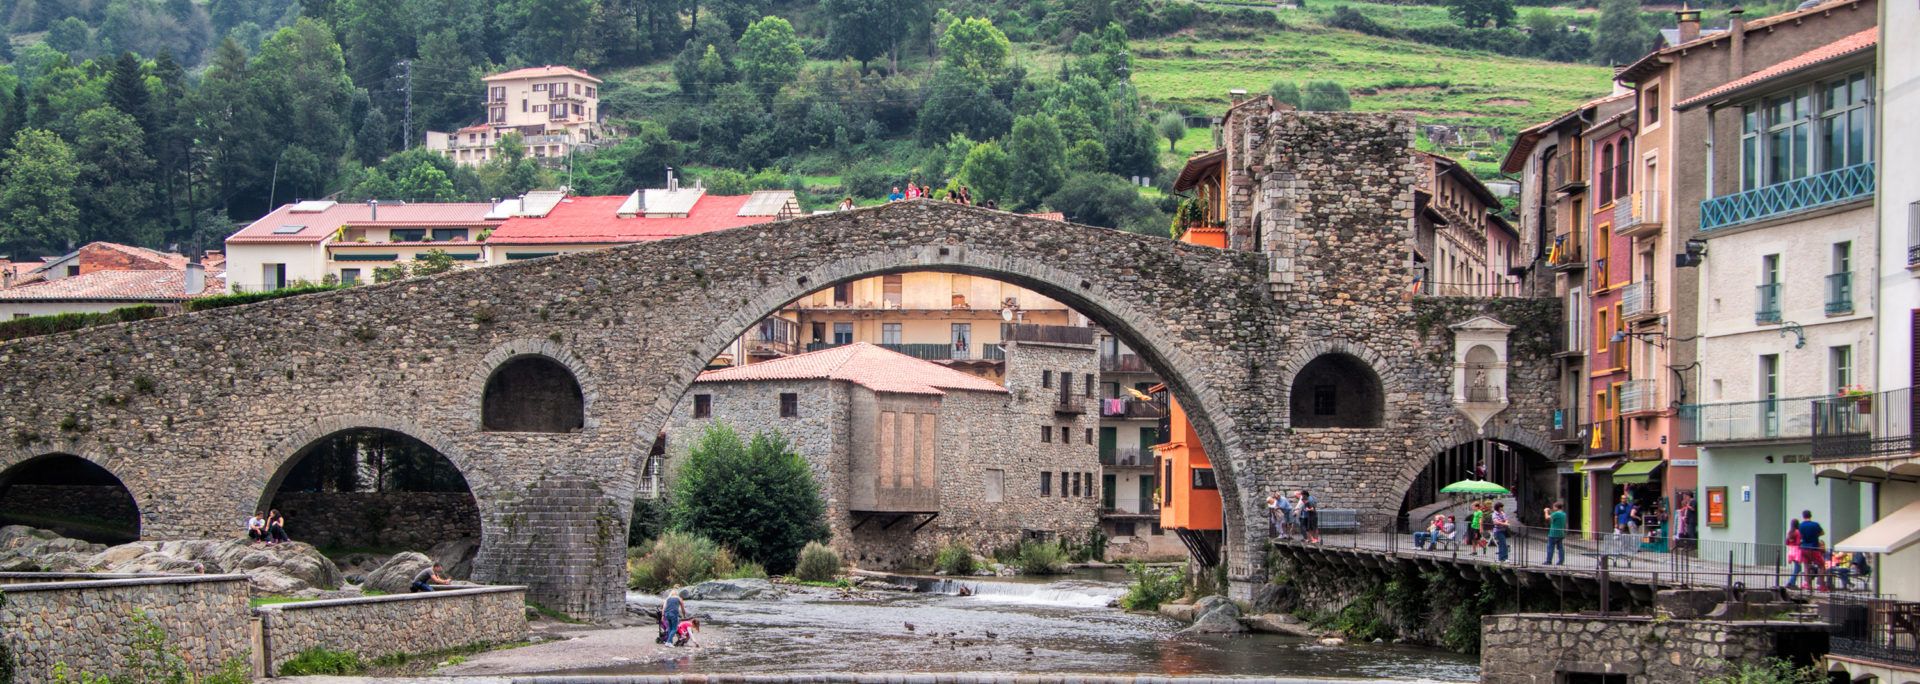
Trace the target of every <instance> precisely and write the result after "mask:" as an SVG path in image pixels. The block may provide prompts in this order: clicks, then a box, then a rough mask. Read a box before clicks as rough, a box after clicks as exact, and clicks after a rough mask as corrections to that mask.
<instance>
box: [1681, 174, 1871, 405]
mask: <svg viewBox="0 0 1920 684" xmlns="http://www.w3.org/2000/svg"><path fill="white" fill-rule="evenodd" d="M1708 235H1709V236H1710V239H1709V241H1708V243H1707V258H1706V261H1705V262H1704V263H1702V264H1701V266H1700V279H1701V287H1700V307H1699V324H1700V327H1699V331H1700V334H1701V335H1703V336H1704V337H1703V338H1702V339H1701V341H1700V342H1699V347H1698V349H1699V353H1700V374H1699V377H1700V384H1701V387H1699V388H1698V389H1697V390H1696V392H1695V393H1694V395H1693V397H1694V398H1693V401H1695V402H1698V403H1718V402H1732V401H1751V400H1754V399H1758V398H1759V397H1760V395H1759V392H1760V389H1759V384H1758V367H1759V361H1758V358H1759V356H1760V355H1762V354H1779V355H1780V366H1781V369H1780V373H1781V377H1780V396H1782V397H1802V396H1823V395H1827V394H1830V393H1832V392H1833V391H1834V390H1835V389H1836V388H1835V387H1834V386H1833V385H1832V381H1831V379H1830V375H1831V373H1830V372H1829V365H1830V364H1829V361H1828V348H1829V347H1834V346H1840V345H1851V346H1853V348H1854V349H1853V368H1854V371H1853V378H1854V381H1853V382H1854V384H1871V383H1872V382H1873V378H1874V374H1873V368H1874V366H1875V364H1874V362H1873V356H1874V354H1873V349H1874V344H1873V338H1874V331H1873V326H1874V324H1873V296H1872V293H1871V292H1870V291H1869V290H1870V286H1869V283H1872V282H1873V271H1874V270H1875V268H1876V265H1875V251H1876V250H1875V248H1874V242H1875V239H1874V229H1873V216H1872V211H1871V209H1870V208H1868V207H1866V206H1862V207H1859V208H1856V209H1850V210H1847V211H1843V212H1839V213H1834V214H1827V215H1824V216H1817V217H1814V218H1811V219H1808V220H1804V221H1794V222H1790V223H1780V224H1774V225H1770V226H1767V227H1763V228H1757V229H1750V230H1745V231H1735V232H1731V233H1726V234H1720V235H1714V234H1712V233H1709V234H1708ZM1838 242H1851V243H1852V244H1853V256H1852V270H1853V273H1854V276H1853V284H1854V288H1853V313H1851V314H1848V315H1842V316H1829V315H1827V312H1826V304H1827V281H1826V278H1827V275H1828V274H1830V273H1832V272H1833V264H1832V252H1833V245H1834V243H1838ZM1768 254H1778V255H1780V277H1779V280H1780V282H1781V283H1783V285H1782V286H1781V290H1780V318H1781V320H1782V321H1783V322H1794V323H1798V324H1800V325H1801V326H1802V328H1803V329H1804V330H1805V334H1806V340H1807V344H1806V346H1805V347H1802V348H1798V349H1796V348H1794V342H1795V339H1796V338H1795V336H1794V335H1793V334H1792V333H1790V332H1789V333H1785V334H1782V332H1781V326H1780V325H1779V324H1772V323H1767V324H1761V323H1756V322H1755V320H1754V312H1755V309H1756V308H1757V307H1756V304H1757V302H1758V293H1757V289H1756V288H1757V287H1758V286H1759V285H1760V282H1761V260H1762V257H1763V256H1765V255H1768ZM1901 270H1902V271H1903V272H1904V271H1905V268H1904V266H1903V268H1902V269H1901Z"/></svg>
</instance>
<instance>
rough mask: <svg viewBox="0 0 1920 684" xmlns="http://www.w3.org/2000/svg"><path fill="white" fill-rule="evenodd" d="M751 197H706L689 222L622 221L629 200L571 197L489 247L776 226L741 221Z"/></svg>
mask: <svg viewBox="0 0 1920 684" xmlns="http://www.w3.org/2000/svg"><path fill="white" fill-rule="evenodd" d="M752 197H753V196H752V195H703V196H701V197H700V200H699V201H698V202H696V203H695V204H694V205H693V210H692V211H690V212H687V215H686V216H685V217H671V218H669V217H642V216H633V217H621V216H620V215H619V210H620V205H621V204H623V203H625V202H626V201H627V196H626V195H605V196H599V197H569V198H567V199H565V200H562V201H561V202H560V203H559V204H558V205H555V206H554V207H553V210H552V211H549V212H547V215H546V216H516V217H514V218H511V219H507V220H506V222H505V223H502V224H500V227H499V228H497V229H495V230H494V231H493V234H492V235H491V236H489V237H488V238H487V242H488V244H502V245H539V244H568V243H584V244H618V243H628V242H648V241H652V240H664V239H667V238H672V237H680V236H683V235H696V234H699V233H707V232H712V231H716V230H724V229H727V228H738V227H741V226H751V225H755V224H760V223H767V222H769V221H773V220H774V217H772V216H740V215H738V214H739V212H740V207H741V206H743V205H745V204H746V203H747V201H748V200H749V199H752Z"/></svg>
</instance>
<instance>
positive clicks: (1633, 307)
mask: <svg viewBox="0 0 1920 684" xmlns="http://www.w3.org/2000/svg"><path fill="white" fill-rule="evenodd" d="M1653 290H1654V287H1653V281H1651V280H1641V281H1638V282H1632V283H1628V284H1627V286H1626V288H1624V289H1622V290H1621V291H1620V317H1621V318H1624V319H1626V320H1628V321H1637V320H1642V319H1647V318H1652V317H1654V316H1655V315H1657V314H1659V311H1658V310H1656V309H1655V308H1654V306H1653V303H1654V297H1653V294H1654V292H1653Z"/></svg>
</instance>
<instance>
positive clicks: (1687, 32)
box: [1673, 5, 1700, 43]
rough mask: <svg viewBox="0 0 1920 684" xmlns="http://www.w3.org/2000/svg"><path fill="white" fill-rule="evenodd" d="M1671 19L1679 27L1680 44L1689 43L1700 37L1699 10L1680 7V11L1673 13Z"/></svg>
mask: <svg viewBox="0 0 1920 684" xmlns="http://www.w3.org/2000/svg"><path fill="white" fill-rule="evenodd" d="M1673 17H1674V20H1675V21H1676V22H1677V24H1678V25H1679V27H1680V42H1682V43H1689V42H1693V39H1695V38H1699V37H1700V10H1697V9H1687V6H1686V5H1681V6H1680V11H1678V12H1674V13H1673Z"/></svg>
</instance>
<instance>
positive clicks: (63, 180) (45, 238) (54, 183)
mask: <svg viewBox="0 0 1920 684" xmlns="http://www.w3.org/2000/svg"><path fill="white" fill-rule="evenodd" d="M78 175H79V174H78V169H77V168H76V166H75V164H74V159H73V150H72V148H69V147H68V146H67V143H66V141H64V140H61V139H60V136H57V135H54V134H53V132H52V131H44V130H39V129H27V130H23V131H20V133H19V134H17V135H15V136H14V137H13V141H12V145H11V149H9V150H7V153H6V156H5V157H4V158H0V243H4V244H8V245H18V246H21V247H28V248H38V249H39V250H40V251H41V252H42V253H52V252H53V251H56V250H60V249H65V248H67V247H70V246H72V244H73V242H74V241H76V240H78V239H79V238H80V233H79V219H80V210H79V209H78V208H77V207H75V206H74V201H73V188H74V185H75V182H76V181H77V180H78Z"/></svg>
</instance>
